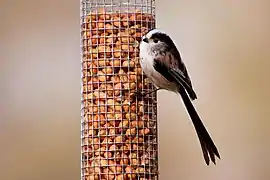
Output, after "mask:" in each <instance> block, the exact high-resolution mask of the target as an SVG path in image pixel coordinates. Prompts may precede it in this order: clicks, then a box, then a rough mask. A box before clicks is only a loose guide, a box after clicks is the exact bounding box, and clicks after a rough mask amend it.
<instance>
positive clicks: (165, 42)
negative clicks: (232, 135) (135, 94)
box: [139, 28, 220, 165]
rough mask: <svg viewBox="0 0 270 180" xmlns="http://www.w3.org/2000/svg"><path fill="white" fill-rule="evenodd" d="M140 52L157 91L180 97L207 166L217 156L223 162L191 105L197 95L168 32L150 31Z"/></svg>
mask: <svg viewBox="0 0 270 180" xmlns="http://www.w3.org/2000/svg"><path fill="white" fill-rule="evenodd" d="M139 49H140V52H139V61H140V65H141V68H142V70H143V73H144V74H145V76H146V77H147V78H148V79H149V80H150V82H152V83H153V85H154V86H155V87H156V89H155V90H154V91H157V90H162V89H163V90H167V91H171V92H175V93H178V94H180V96H181V97H182V100H183V103H184V105H185V107H186V110H187V112H188V114H189V117H190V119H191V121H192V122H193V126H194V128H195V130H196V133H197V136H198V139H199V142H200V145H201V149H202V154H203V157H204V160H205V163H206V164H207V165H209V164H210V160H211V161H212V163H214V164H216V157H218V158H219V159H220V155H219V152H218V149H217V147H216V145H215V144H214V142H213V140H212V138H211V137H210V135H209V133H208V131H207V129H206V128H205V126H204V124H203V122H202V120H201V118H200V116H199V115H198V113H197V111H196V109H195V107H194V106H193V104H192V101H194V100H196V99H197V94H196V92H195V91H194V88H193V86H192V82H191V78H190V76H189V73H188V71H187V68H186V66H185V64H184V62H183V60H182V58H181V55H180V53H179V51H178V49H177V47H176V45H175V44H174V42H173V40H172V39H171V38H170V36H169V35H168V33H166V32H165V31H163V30H161V29H157V28H155V29H151V30H149V31H148V32H147V33H146V34H145V35H143V36H142V39H141V41H140V46H139ZM154 91H152V92H154ZM150 93H151V92H150ZM147 94H149V93H147ZM144 95H145V94H144Z"/></svg>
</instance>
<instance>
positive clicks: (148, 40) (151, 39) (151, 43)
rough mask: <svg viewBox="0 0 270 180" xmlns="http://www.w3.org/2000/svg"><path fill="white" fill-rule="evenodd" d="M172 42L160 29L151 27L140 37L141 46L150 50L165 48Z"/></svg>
mask: <svg viewBox="0 0 270 180" xmlns="http://www.w3.org/2000/svg"><path fill="white" fill-rule="evenodd" d="M173 45H174V43H173V41H172V40H171V38H170V37H169V36H168V35H167V33H165V32H164V31H162V30H160V29H152V30H150V31H149V32H148V33H146V34H145V35H144V36H143V37H142V41H141V48H147V49H151V50H155V51H156V50H161V51H162V50H167V49H168V48H170V47H171V46H173Z"/></svg>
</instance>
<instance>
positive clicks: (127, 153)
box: [80, 0, 159, 180]
mask: <svg viewBox="0 0 270 180" xmlns="http://www.w3.org/2000/svg"><path fill="white" fill-rule="evenodd" d="M80 13H81V14H80V15H81V21H80V24H81V63H82V66H81V67H82V68H81V71H82V73H81V79H82V80H81V87H82V88H81V94H82V98H81V102H82V103H81V179H83V180H92V179H93V180H96V179H97V180H114V179H115V180H120V179H123V180H125V179H131V180H133V179H139V180H146V179H149V180H156V179H158V170H159V169H158V143H157V138H158V137H157V117H156V115H157V105H156V93H152V94H149V95H147V96H146V97H143V98H142V97H139V96H135V95H134V94H135V92H139V91H140V92H143V93H144V92H145V93H147V92H150V91H153V90H154V86H153V85H152V84H151V83H150V82H148V81H147V79H146V78H145V76H144V75H143V72H142V71H141V69H140V65H139V63H138V61H139V42H140V38H141V36H142V35H143V34H144V33H145V32H147V31H148V30H150V29H152V28H154V27H155V1H153V0H129V1H128V0H126V1H125V0H81V12H80Z"/></svg>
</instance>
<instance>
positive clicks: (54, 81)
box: [0, 0, 270, 180]
mask: <svg viewBox="0 0 270 180" xmlns="http://www.w3.org/2000/svg"><path fill="white" fill-rule="evenodd" d="M0 2H1V4H0V7H1V10H0V15H1V28H0V37H1V41H0V42H1V65H0V72H1V76H0V77H1V84H0V88H1V89H0V90H1V94H0V96H1V97H0V103H1V104H0V111H1V114H0V115H1V117H0V146H1V147H0V179H3V180H31V179H39V180H53V179H58V180H78V179H80V139H79V138H80V134H79V131H80V49H79V40H80V39H79V34H80V32H79V1H78V0H72V1H65V0H57V1H55V0H47V1H39V0H35V1H34V0H13V1H11V0H9V1H8V0H6V1H3V0H1V1H0ZM156 7H157V25H158V27H161V28H162V29H164V30H166V31H167V32H168V33H169V34H170V35H171V37H172V38H173V39H174V41H175V43H176V45H177V47H178V48H179V49H180V52H181V54H182V57H183V59H184V61H185V63H186V65H187V67H188V69H189V73H190V75H191V78H192V81H193V84H194V88H195V90H196V92H197V94H198V96H199V99H198V100H196V101H195V102H194V103H195V105H196V108H197V110H198V111H199V113H200V115H201V117H203V120H204V123H205V124H206V126H207V128H208V130H209V131H210V133H211V135H212V137H213V139H214V141H215V142H216V144H217V146H218V148H219V150H220V154H221V157H222V160H221V161H218V163H217V166H213V165H211V166H209V167H207V166H205V164H204V161H203V158H202V155H201V150H200V146H199V142H198V140H197V137H196V134H195V131H194V129H193V127H192V124H191V123H190V121H189V120H188V116H187V113H186V111H185V110H184V108H183V105H182V102H181V100H180V98H178V96H177V95H176V94H173V93H168V92H164V91H160V92H159V93H158V100H159V107H158V108H159V110H158V120H159V134H160V154H159V156H160V168H161V169H160V174H161V175H160V178H161V180H164V179H167V180H178V179H184V180H193V179H200V180H228V179H229V180H268V179H270V171H269V167H270V141H269V138H270V131H269V129H270V121H269V118H270V111H269V107H270V106H269V102H270V95H269V92H270V80H269V78H270V71H269V67H270V34H269V32H270V1H267V0H258V1H252V0H238V1H234V0H219V1H215V0H204V1H201V0H193V1H190V0H180V1H179V0H166V1H165V0H164V1H163V0H158V1H157V3H156Z"/></svg>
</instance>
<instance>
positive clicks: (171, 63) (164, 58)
mask: <svg viewBox="0 0 270 180" xmlns="http://www.w3.org/2000/svg"><path fill="white" fill-rule="evenodd" d="M179 57H180V56H179ZM180 63H182V61H181V59H180V60H179V61H178V60H177V61H175V55H174V54H171V53H167V54H162V55H158V56H156V57H155V59H154V68H155V70H156V71H157V72H159V73H160V74H162V75H163V76H164V77H165V78H166V79H167V80H168V81H171V82H175V83H177V84H179V85H182V86H183V87H184V88H185V89H186V91H187V92H188V94H189V96H190V98H191V99H192V100H194V99H197V96H196V93H195V92H194V90H193V88H192V85H191V81H190V79H189V77H188V76H186V75H187V71H186V68H185V66H184V64H183V63H182V64H180ZM180 68H182V69H183V70H182V69H180Z"/></svg>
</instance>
